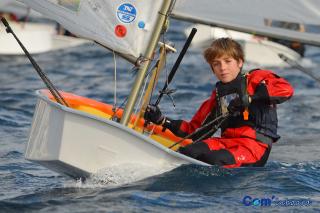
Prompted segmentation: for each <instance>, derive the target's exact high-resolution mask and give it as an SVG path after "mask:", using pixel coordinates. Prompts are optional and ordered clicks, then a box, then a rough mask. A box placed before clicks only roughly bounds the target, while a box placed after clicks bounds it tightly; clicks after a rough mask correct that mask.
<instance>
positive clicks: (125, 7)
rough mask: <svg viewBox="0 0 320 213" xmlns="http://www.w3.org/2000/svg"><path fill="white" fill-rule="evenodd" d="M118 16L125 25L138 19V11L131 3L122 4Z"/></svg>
mask: <svg viewBox="0 0 320 213" xmlns="http://www.w3.org/2000/svg"><path fill="white" fill-rule="evenodd" d="M117 16H118V18H119V20H120V21H121V22H123V23H131V22H133V21H134V20H135V19H136V16H137V10H136V8H135V7H134V6H133V5H132V4H129V3H125V4H122V5H120V6H119V7H118V10H117Z"/></svg>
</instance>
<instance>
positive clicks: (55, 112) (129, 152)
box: [25, 92, 208, 178]
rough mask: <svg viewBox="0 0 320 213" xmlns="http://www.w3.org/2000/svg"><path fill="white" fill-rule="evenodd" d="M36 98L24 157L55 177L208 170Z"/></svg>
mask: <svg viewBox="0 0 320 213" xmlns="http://www.w3.org/2000/svg"><path fill="white" fill-rule="evenodd" d="M37 94H38V96H39V99H38V102H37V106H36V111H35V114H34V118H33V123H32V128H31V132H30V136H29V140H28V144H27V147H26V152H25V157H26V159H28V160H31V161H34V162H37V163H40V164H42V165H44V166H45V167H47V168H49V169H51V170H54V171H56V172H58V173H61V174H66V175H68V176H71V177H74V178H78V177H87V176H89V175H91V174H94V173H97V172H98V171H99V170H101V169H106V168H109V167H115V166H117V165H119V166H121V165H126V164H137V165H146V166H150V167H152V168H161V167H164V166H168V165H170V166H171V168H175V167H177V166H179V165H181V164H188V163H195V164H200V165H208V164H205V163H203V162H200V161H197V160H195V159H192V158H189V157H186V156H184V155H181V154H179V153H177V152H175V151H173V150H170V149H168V148H166V147H164V146H163V145H161V144H159V143H157V142H155V141H153V140H152V139H150V138H148V137H146V136H144V135H142V134H140V133H137V132H135V131H134V130H132V129H129V128H127V127H124V126H122V125H120V124H118V123H116V122H113V121H110V120H107V119H101V118H98V117H95V116H92V115H89V114H87V113H83V112H81V111H77V110H73V109H71V108H67V107H65V106H61V105H59V104H57V103H55V102H52V101H51V100H49V99H48V98H47V97H45V96H43V95H42V94H41V92H37Z"/></svg>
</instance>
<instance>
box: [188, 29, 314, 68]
mask: <svg viewBox="0 0 320 213" xmlns="http://www.w3.org/2000/svg"><path fill="white" fill-rule="evenodd" d="M194 27H195V28H197V29H198V33H197V35H196V36H195V38H194V39H193V43H192V45H193V47H194V48H196V49H200V50H203V49H204V48H206V47H208V46H209V45H210V44H211V43H212V41H213V40H214V39H217V38H221V37H231V38H233V39H234V40H236V41H238V42H239V43H240V44H241V45H242V48H243V50H244V53H245V57H246V62H247V63H249V64H250V65H251V66H253V65H254V66H256V67H287V66H290V65H289V64H288V63H287V62H285V61H284V60H282V59H281V58H280V57H279V54H283V55H285V56H286V57H288V58H290V59H291V60H293V61H295V62H297V63H299V64H301V63H303V64H306V63H307V62H305V60H306V59H304V61H303V57H302V56H301V55H300V54H299V53H298V52H296V51H294V50H293V49H291V48H289V47H287V46H285V45H282V44H280V43H276V42H273V41H271V40H268V39H267V37H262V36H256V35H253V34H249V33H244V32H238V31H234V30H227V29H223V28H220V27H211V26H208V25H203V24H195V25H192V26H191V27H189V28H187V29H186V30H185V34H186V35H188V34H189V33H190V31H191V29H192V28H194ZM261 56H263V57H261ZM309 64H310V63H309Z"/></svg>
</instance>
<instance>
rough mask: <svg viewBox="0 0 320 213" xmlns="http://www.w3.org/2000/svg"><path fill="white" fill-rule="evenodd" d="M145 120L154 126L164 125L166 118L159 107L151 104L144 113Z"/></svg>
mask: <svg viewBox="0 0 320 213" xmlns="http://www.w3.org/2000/svg"><path fill="white" fill-rule="evenodd" d="M144 119H145V120H146V121H151V122H152V123H154V124H158V125H159V124H162V123H163V121H164V120H165V117H164V116H163V115H162V113H161V111H160V109H159V107H158V106H155V105H151V104H149V105H148V106H147V108H146V112H145V113H144Z"/></svg>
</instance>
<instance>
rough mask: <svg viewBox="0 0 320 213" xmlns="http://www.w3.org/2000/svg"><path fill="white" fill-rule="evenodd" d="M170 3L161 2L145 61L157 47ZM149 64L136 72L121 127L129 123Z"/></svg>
mask: <svg viewBox="0 0 320 213" xmlns="http://www.w3.org/2000/svg"><path fill="white" fill-rule="evenodd" d="M171 3H172V0H164V1H163V4H162V7H161V9H160V11H159V13H158V19H157V23H156V25H155V27H154V30H153V36H152V37H151V39H150V41H149V44H148V46H147V49H146V53H145V55H144V57H145V58H147V59H150V58H152V55H153V52H154V50H155V48H156V47H157V44H158V41H159V38H160V34H161V31H162V29H163V26H164V24H165V21H166V19H167V14H168V11H169V9H170V5H171ZM150 63H151V61H150V60H147V61H146V62H145V63H143V65H142V66H141V67H140V69H139V71H138V76H137V77H136V79H135V82H134V84H133V87H132V90H131V93H130V95H129V99H128V102H127V104H126V106H125V108H124V111H123V116H122V118H121V121H120V123H121V124H123V125H127V124H128V122H129V119H130V115H131V113H132V111H133V108H134V105H135V103H136V100H137V98H138V95H139V91H140V89H141V86H142V84H143V81H144V77H145V75H146V73H147V71H148V68H149V66H150Z"/></svg>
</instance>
